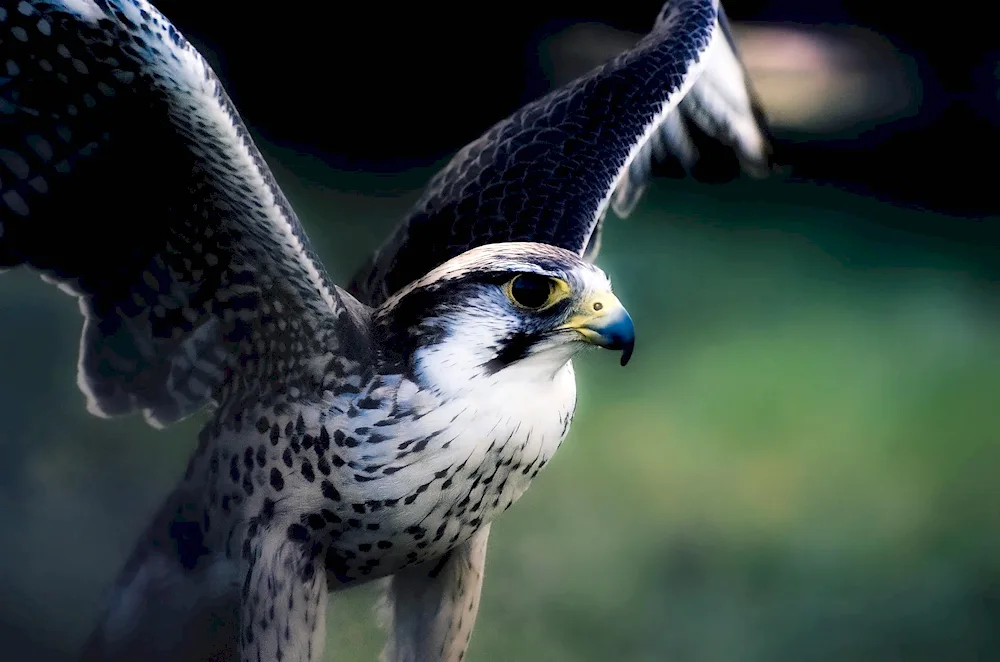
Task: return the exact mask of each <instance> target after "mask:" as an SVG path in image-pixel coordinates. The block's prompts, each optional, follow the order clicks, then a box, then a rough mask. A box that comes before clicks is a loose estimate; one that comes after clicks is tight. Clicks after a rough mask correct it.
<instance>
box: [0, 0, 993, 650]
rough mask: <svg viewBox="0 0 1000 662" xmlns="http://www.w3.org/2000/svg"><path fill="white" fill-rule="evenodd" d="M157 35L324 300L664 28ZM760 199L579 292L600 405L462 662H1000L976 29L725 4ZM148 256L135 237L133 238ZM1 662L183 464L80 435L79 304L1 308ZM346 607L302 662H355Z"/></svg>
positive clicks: (353, 22)
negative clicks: (544, 101)
mask: <svg viewBox="0 0 1000 662" xmlns="http://www.w3.org/2000/svg"><path fill="white" fill-rule="evenodd" d="M304 4H305V3H269V4H265V5H257V6H256V7H259V8H258V9H251V8H250V7H251V3H243V2H235V1H234V0H226V1H217V2H213V3H194V2H182V1H181V0H171V1H165V0H164V1H161V2H159V3H158V6H159V7H160V8H161V9H162V10H163V11H164V13H166V14H167V15H168V16H169V17H170V18H172V19H173V20H174V21H175V23H176V24H177V25H178V26H179V27H180V28H181V29H182V30H183V31H184V32H185V33H186V34H187V35H188V37H189V38H190V39H191V40H192V41H193V42H195V43H196V44H197V45H198V46H199V47H200V48H201V49H202V52H203V53H204V54H205V55H206V56H207V57H208V59H209V60H210V61H211V62H212V63H213V65H214V66H215V67H216V70H217V71H218V73H219V75H220V76H221V77H222V79H223V80H224V81H226V83H227V88H228V90H229V92H230V94H231V96H232V97H233V99H234V101H235V103H236V105H237V107H238V108H240V109H241V112H242V113H243V116H244V118H245V120H246V121H247V123H248V124H249V125H250V127H251V130H252V131H253V133H254V135H255V136H256V137H257V139H258V142H259V144H260V146H261V148H262V150H263V151H264V153H265V156H266V157H267V159H268V161H269V163H270V164H271V166H272V168H273V169H274V171H275V174H276V176H277V178H278V180H279V182H280V183H281V184H282V186H283V188H284V190H285V192H286V193H287V195H288V197H289V198H290V200H291V201H292V203H293V205H294V207H295V208H296V209H297V210H298V213H299V215H300V216H301V217H302V220H303V223H304V224H305V226H306V228H307V230H308V231H309V234H310V236H311V237H312V238H313V240H314V244H315V246H316V248H317V250H318V252H319V253H320V254H321V255H322V256H323V258H324V260H325V262H326V264H327V265H328V268H329V270H330V271H331V273H332V274H333V275H334V276H335V277H336V278H337V279H338V280H339V281H340V282H346V281H347V279H348V278H349V277H350V275H351V274H352V272H353V270H354V269H355V268H356V267H357V266H359V265H360V264H361V263H362V262H363V260H364V259H365V257H366V256H367V254H368V253H369V252H370V251H371V250H372V249H374V248H375V246H376V245H377V244H378V243H379V241H381V239H382V238H383V237H384V236H386V234H387V233H388V231H389V228H390V227H391V226H392V225H393V224H394V223H396V222H397V221H398V220H399V219H400V218H401V217H402V215H403V213H404V211H405V210H406V208H407V206H408V205H409V204H410V203H412V202H413V200H414V199H415V198H416V196H417V195H418V194H419V190H420V188H421V186H422V185H423V184H424V183H425V182H426V181H427V179H428V178H429V177H430V176H431V174H432V173H433V172H434V171H435V169H436V168H437V167H440V166H441V165H442V164H443V163H444V162H445V161H446V160H447V158H448V157H449V156H450V155H451V154H452V153H453V152H454V151H455V150H457V149H458V148H460V147H461V146H462V145H464V144H465V143H466V142H468V141H470V140H472V139H473V138H475V137H476V136H478V135H479V134H480V133H481V132H482V131H484V130H485V129H486V128H488V127H489V126H490V125H491V124H492V123H493V122H495V121H497V120H498V119H500V118H501V117H503V116H504V115H506V114H508V113H509V112H511V111H513V110H514V109H516V108H517V107H518V106H519V105H521V104H523V103H524V102H526V101H529V100H531V99H533V98H535V97H537V96H539V95H541V94H544V93H545V92H546V91H547V90H548V89H550V88H551V86H552V85H554V84H558V83H560V82H564V81H566V80H568V79H569V78H571V77H572V76H575V75H578V74H580V73H583V72H584V71H586V70H587V69H588V68H589V67H591V66H594V65H596V64H598V63H599V62H601V61H602V60H604V59H606V58H607V57H610V56H611V55H613V54H614V53H616V52H617V51H618V50H620V49H622V48H625V47H627V46H628V45H629V44H630V43H632V41H634V40H635V39H636V38H637V36H638V35H639V34H640V33H642V32H644V31H645V30H647V29H648V27H649V26H650V25H651V22H652V20H653V18H654V17H655V15H656V13H657V11H658V9H659V4H658V3H657V2H655V1H648V0H643V1H637V2H630V3H626V2H619V3H604V4H603V5H600V10H599V11H598V10H596V9H595V10H594V11H593V12H592V13H583V12H582V10H581V9H580V8H579V7H578V5H579V3H571V2H562V1H560V2H549V3H547V4H544V5H543V3H538V2H518V1H514V2H506V3H502V4H500V5H485V6H484V5H481V4H476V3H467V4H465V5H462V4H458V5H456V4H454V3H441V4H440V6H432V5H427V4H426V3H424V4H420V3H417V4H410V5H407V6H404V7H402V8H400V7H392V6H384V5H383V4H381V3H349V5H348V6H341V5H342V3H329V4H327V3H309V5H310V7H309V9H308V11H303V10H300V9H299V8H300V7H301V6H303V5H304ZM726 7H727V9H728V13H729V15H730V17H731V19H733V22H734V28H735V32H736V34H737V37H738V39H739V42H740V44H741V48H742V50H743V52H744V56H745V58H746V60H747V64H748V67H749V69H750V73H751V76H752V78H753V79H754V81H755V82H756V83H757V87H758V89H759V91H760V94H761V98H762V100H763V102H764V106H765V110H766V111H767V112H768V113H769V114H770V115H771V117H772V118H773V119H774V127H773V128H774V132H775V134H776V137H777V138H778V148H779V149H778V156H779V159H780V160H781V161H782V162H783V163H784V164H786V166H787V167H786V169H785V171H784V173H783V174H782V175H781V176H778V177H774V178H772V179H770V180H768V181H763V182H759V181H752V180H745V179H736V180H735V181H729V182H725V183H707V182H694V181H691V180H677V179H671V178H667V177H663V178H662V179H660V180H658V182H657V184H656V185H655V186H654V187H652V189H651V191H650V193H649V195H648V196H647V197H646V198H645V199H644V201H643V202H642V203H641V205H640V207H639V208H638V209H637V211H636V213H635V214H634V215H633V216H632V217H631V218H629V219H628V220H626V221H619V220H618V219H616V218H613V217H612V218H610V219H609V222H608V228H607V231H606V234H605V239H604V244H603V251H602V254H601V257H600V259H599V263H600V264H601V266H603V267H604V268H605V269H606V270H607V271H608V272H609V273H610V274H611V276H612V278H613V280H614V282H615V283H616V290H617V292H618V293H619V295H620V297H621V299H622V300H623V301H624V303H625V304H626V305H627V306H628V307H629V309H630V311H631V312H632V313H633V317H634V318H635V322H636V326H637V329H638V334H639V344H638V347H637V350H636V356H635V358H634V359H633V362H632V363H631V364H630V365H629V366H628V368H627V369H622V368H620V367H618V365H617V362H616V361H615V360H614V359H612V358H609V357H608V356H604V355H598V354H595V355H593V356H585V357H582V358H581V360H579V361H578V362H577V372H578V379H579V384H580V391H581V396H580V408H579V413H578V416H577V419H576V421H575V423H574V426H573V431H572V433H571V436H570V440H569V442H568V443H567V444H566V445H564V447H563V449H562V450H561V451H560V454H559V457H558V459H557V461H556V462H555V463H554V464H553V465H552V466H551V468H550V469H548V470H546V471H545V472H544V473H543V474H542V475H541V476H540V477H539V479H538V480H537V482H536V483H535V485H534V486H533V488H532V489H531V490H530V491H529V492H528V494H527V495H526V496H525V498H524V499H523V500H522V501H521V503H520V504H519V505H518V507H516V508H514V509H513V510H512V511H511V512H510V513H508V514H507V515H506V516H504V517H503V518H502V519H501V520H500V521H499V522H498V523H497V524H496V525H495V527H494V531H493V536H492V540H491V552H490V558H489V563H488V566H487V574H486V584H485V589H484V601H483V607H482V611H481V613H480V621H479V626H478V628H477V630H476V634H475V636H474V637H473V644H472V648H471V650H470V654H469V657H470V660H476V661H483V662H486V661H491V660H492V661H499V660H539V661H542V660H544V661H547V662H548V661H553V662H561V661H567V662H568V661H577V660H579V661H583V662H589V661H595V662H596V661H605V660H637V661H641V662H646V661H649V662H653V661H661V660H666V661H670V662H672V661H675V660H676V661H685V662H687V661H692V662H716V661H719V662H723V661H726V662H729V661H733V662H743V661H751V662H755V661H762V662H764V661H767V662H774V661H781V660H789V661H792V660H795V661H799V660H810V661H812V660H819V661H825V660H830V661H833V660H837V661H841V660H852V661H854V660H856V661H864V660H879V661H883V660H906V661H911V660H917V661H922V660H944V659H947V660H960V661H964V660H969V661H972V660H977V661H978V660H988V659H1000V627H998V625H1000V517H998V516H1000V481H998V480H997V478H996V474H997V467H998V466H1000V443H998V442H1000V438H998V437H1000V407H998V406H997V400H998V394H1000V337H998V335H997V333H996V329H997V323H998V322H1000V314H998V310H1000V308H998V303H1000V296H998V295H1000V287H998V274H1000V230H998V223H1000V218H998V212H1000V210H998V208H997V204H996V199H997V192H996V187H997V184H996V172H997V170H996V166H995V163H994V159H995V154H997V153H998V151H1000V150H998V148H1000V131H998V121H1000V120H998V117H1000V114H998V103H1000V99H998V91H1000V85H998V71H1000V47H997V46H995V44H997V43H998V42H997V40H996V38H995V36H994V32H995V26H993V25H992V23H991V22H990V21H988V20H985V18H984V17H980V18H979V19H977V18H976V17H975V16H972V15H970V11H969V9H968V8H964V7H958V6H956V7H955V10H954V11H949V10H948V8H947V7H942V8H940V10H936V11H926V10H918V9H917V6H916V5H915V4H914V3H907V2H902V1H901V0H882V1H879V2H870V1H869V2H864V1H862V0H856V1H852V2H847V1H845V2H833V1H826V0H815V1H813V2H808V3H806V2H801V1H797V0H758V1H745V2H737V1H732V2H728V3H727V4H726ZM136 222H137V223H142V222H143V219H142V210H141V209H137V210H136ZM0 311H2V312H0V320H2V323H0V373H2V379H0V421H2V428H0V448H2V453H3V455H2V457H3V462H2V463H0V527H2V530H3V532H4V534H3V544H2V545H0V642H3V646H2V649H3V652H2V653H0V658H2V659H7V660H15V661H20V660H25V661H27V660H66V659H70V656H71V654H72V653H73V652H74V651H75V650H76V648H77V647H78V646H79V644H80V642H81V641H82V639H83V637H84V636H85V634H86V633H87V631H88V629H89V628H90V627H91V625H92V623H93V620H94V619H95V618H96V613H97V610H98V608H99V606H100V604H101V599H102V595H103V594H102V592H103V591H104V590H106V588H107V587H108V586H109V584H110V582H111V581H112V579H113V577H114V575H115V573H116V572H117V570H118V568H119V566H120V564H121V563H122V562H123V560H124V558H125V555H126V554H127V553H128V551H129V549H130V547H131V545H132V543H133V541H134V540H135V538H136V536H137V535H138V533H139V531H140V529H141V528H142V527H143V525H144V524H145V522H146V521H147V519H148V518H149V517H150V515H151V514H152V513H153V512H154V510H155V509H156V507H157V506H158V504H159V502H160V500H161V499H163V498H164V496H165V495H166V494H167V493H168V491H169V490H170V488H171V486H172V485H173V483H174V482H175V480H176V479H177V478H179V476H180V474H181V472H182V470H183V467H184V465H185V463H186V460H187V454H188V453H189V452H190V451H191V450H192V449H193V446H194V434H195V431H196V429H197V427H198V421H186V422H185V423H183V424H181V425H180V426H177V427H176V428H172V429H170V430H167V431H155V430H152V429H150V428H148V427H146V426H145V425H144V424H142V423H141V421H139V420H134V419H127V420H117V421H103V420H98V419H94V418H91V417H89V416H88V415H87V414H86V412H85V410H84V406H83V397H82V395H81V394H80V393H79V392H78V391H77V389H76V386H75V383H74V371H75V359H76V348H77V338H78V334H79V329H80V319H79V315H78V313H77V310H76V305H75V303H74V302H73V301H72V300H71V299H70V298H68V297H66V296H65V295H63V294H62V293H60V292H59V291H57V290H56V289H55V288H52V287H49V286H46V285H44V284H42V283H41V282H40V281H39V280H38V278H37V277H36V276H34V275H32V274H30V273H26V272H13V273H8V274H5V275H4V276H3V277H0ZM372 600H373V592H372V591H371V590H367V589H361V590H355V591H353V592H351V593H349V594H344V595H340V596H335V599H334V601H333V603H332V604H331V607H330V610H329V621H330V626H331V627H330V646H329V649H328V657H329V658H330V659H336V660H350V661H354V660H358V661H361V660H373V659H375V655H376V651H377V650H378V648H379V646H380V641H381V638H380V633H379V632H378V630H377V629H376V628H375V626H374V625H373V622H372V618H371V604H372Z"/></svg>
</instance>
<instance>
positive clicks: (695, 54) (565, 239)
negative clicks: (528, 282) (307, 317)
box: [351, 0, 769, 304]
mask: <svg viewBox="0 0 1000 662" xmlns="http://www.w3.org/2000/svg"><path fill="white" fill-rule="evenodd" d="M755 103H756V102H755V99H754V97H753V93H752V91H750V89H749V85H748V81H747V79H746V74H745V71H744V69H743V66H742V64H741V63H740V60H739V57H738V55H737V54H736V52H735V47H734V44H733V41H732V38H731V35H730V34H729V30H728V25H727V24H726V22H725V16H724V15H723V14H722V12H721V8H720V7H719V6H718V2H717V0H673V1H671V2H668V3H667V4H666V5H665V7H664V8H663V11H662V12H661V14H660V16H659V18H658V19H657V21H656V24H655V27H654V29H653V31H652V33H651V34H649V35H647V36H646V37H645V38H644V39H642V40H641V41H640V42H639V43H638V44H637V45H636V46H635V47H634V48H632V49H631V50H629V51H627V52H625V53H623V54H622V55H620V56H618V57H616V58H614V59H613V60H611V61H610V62H608V63H607V64H605V65H604V66H602V67H599V68H598V69H595V70H594V71H592V72H591V73H589V74H587V75H585V76H583V77H581V78H579V79H577V80H576V81H574V82H572V83H570V84H569V85H567V86H565V87H563V88H561V89H558V90H556V91H554V92H552V93H550V94H549V95H547V96H545V97H542V98H541V99H538V100H536V101H534V102H532V103H530V104H528V105H526V106H524V107H523V108H521V109H520V110H518V111H517V112H516V113H514V114H513V115H512V116H511V117H509V118H507V119H505V120H503V121H501V122H499V123H498V124H496V125H495V126H493V127H492V128H491V129H490V130H489V131H487V132H486V134H484V135H483V136H482V137H480V138H479V139H478V140H476V141H475V142H473V143H471V144H469V145H468V146H466V147H465V148H464V149H462V150H461V151H460V152H459V153H458V154H456V155H455V157H454V158H453V159H452V160H451V162H450V163H449V164H448V166H447V167H446V168H445V169H444V170H442V171H441V172H439V173H438V174H437V175H436V176H435V177H434V179H433V180H432V181H431V183H430V185H429V186H428V188H427V190H426V191H425V192H424V194H423V196H422V197H421V198H420V200H419V201H418V202H417V204H416V206H415V207H414V209H413V210H412V212H411V213H410V215H409V217H408V218H407V219H406V220H405V221H404V222H403V224H402V225H401V226H399V227H398V228H397V229H396V231H395V232H394V234H393V235H392V236H391V237H390V238H389V240H388V241H387V242H386V243H385V244H384V245H383V246H382V247H381V248H380V249H379V251H378V252H377V253H376V255H375V256H374V257H373V258H372V259H371V260H370V262H369V263H368V264H367V265H366V266H365V267H364V268H363V269H362V270H361V271H360V272H359V273H358V274H357V276H356V277H355V279H354V281H353V282H352V284H351V289H352V292H354V293H355V294H357V295H358V296H359V297H360V298H361V299H362V300H363V301H367V302H369V303H372V304H377V303H379V302H380V301H382V300H384V299H385V297H386V296H388V295H389V294H391V293H393V292H395V291H397V290H398V289H399V288H400V287H402V286H403V285H405V284H407V283H408V282H410V281H412V280H414V279H415V278H418V277H419V276H421V275H423V274H424V273H426V272H427V271H428V270H430V269H432V268H433V267H435V266H437V265H438V264H441V263H442V262H444V261H446V260H447V259H448V258H450V257H453V256H455V255H457V254H459V253H461V252H462V251H464V250H467V249H469V248H472V247H474V246H477V245H480V244H485V243H492V242H501V241H539V242H544V243H550V244H555V245H557V246H560V247H562V248H565V249H568V250H571V251H574V252H576V253H578V254H581V255H586V256H588V257H593V255H594V254H595V253H596V249H597V241H598V239H599V231H600V224H601V221H602V219H603V217H604V215H605V213H606V212H607V209H608V207H609V206H613V208H614V209H615V211H616V213H619V214H620V215H624V214H627V213H628V212H629V211H630V210H631V208H632V207H633V206H634V204H635V201H636V200H637V199H638V198H639V194H640V193H641V191H642V189H643V187H644V185H645V183H646V180H647V178H648V176H649V174H650V167H651V164H652V162H653V160H654V159H655V158H658V157H661V156H663V155H666V154H673V155H674V156H676V157H678V158H679V159H680V160H681V161H682V163H683V164H684V165H685V166H687V167H692V166H693V165H694V164H695V163H696V162H697V161H698V153H697V149H696V145H695V142H694V141H693V140H692V137H691V133H692V129H693V128H697V129H698V130H700V131H701V132H704V133H705V134H707V135H709V136H710V137H711V138H712V139H713V140H716V141H719V142H721V143H722V144H724V145H726V146H727V148H728V149H730V150H732V151H734V152H736V153H737V154H738V155H739V160H740V161H741V162H742V163H743V164H744V166H745V167H746V168H747V169H749V170H751V171H754V172H756V171H760V170H763V169H765V168H766V164H767V163H768V159H769V157H768V154H769V147H768V141H767V137H766V133H765V129H764V128H763V126H762V122H761V117H760V115H759V112H758V110H757V108H756V105H755ZM678 105H680V108H679V112H678Z"/></svg>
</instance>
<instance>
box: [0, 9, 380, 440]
mask: <svg viewBox="0 0 1000 662" xmlns="http://www.w3.org/2000/svg"><path fill="white" fill-rule="evenodd" d="M0 63H4V64H3V65H2V66H3V67H4V69H3V70H0V269H3V268H6V267H13V266H17V265H22V264H23V265H28V266H30V267H33V268H35V269H37V270H40V271H41V272H42V273H43V277H45V278H46V279H47V280H50V281H53V282H55V283H57V284H59V285H60V286H61V287H62V288H63V289H65V290H67V291H69V292H71V293H73V294H75V295H77V296H79V298H80V308H81V310H82V312H83V314H84V317H85V323H84V330H83V337H82V339H81V346H80V363H79V384H80V387H81V389H82V390H83V391H84V392H85V394H86V395H87V396H88V401H89V402H88V404H89V408H90V409H91V411H93V412H94V413H96V414H99V415H117V414H124V413H127V412H130V411H133V410H142V411H143V412H144V413H145V414H146V417H147V419H148V420H149V421H150V422H151V423H154V424H166V423H170V422H172V421H175V420H178V419H180V418H183V417H184V416H186V415H188V414H190V413H193V412H194V411H196V410H197V409H199V408H201V407H202V406H203V405H205V404H206V403H208V402H210V401H214V402H216V403H221V402H223V401H225V400H227V399H231V398H234V397H241V396H242V395H243V394H246V395H248V396H251V397H255V398H265V399H266V398H267V397H269V396H275V397H278V396H281V395H282V394H291V395H293V396H294V395H295V394H296V393H297V392H299V391H301V390H302V389H304V388H308V387H309V386H310V384H311V383H312V382H314V381H315V380H316V379H319V376H318V374H317V373H319V372H321V371H320V370H315V369H314V368H315V366H316V365H317V364H318V363H319V361H318V360H317V359H319V358H321V357H323V356H324V355H326V356H329V355H330V354H331V353H333V352H337V351H338V350H339V353H340V355H341V356H340V358H343V354H344V353H345V352H349V351H354V350H357V351H363V345H364V343H363V342H362V341H361V339H362V335H361V334H359V333H356V332H354V333H352V331H357V330H358V329H359V325H363V324H364V322H363V319H364V312H363V308H362V307H361V306H360V304H358V303H357V302H356V301H354V300H353V299H351V298H350V297H349V295H347V294H346V293H344V292H342V291H340V290H338V289H337V288H336V287H335V286H334V285H332V284H331V283H330V281H329V279H328V277H327V275H326V273H325V272H324V270H323V267H322V266H321V265H320V263H319V261H318V260H317V259H316V257H315V255H314V254H313V253H312V251H311V250H310V248H309V242H308V240H307V239H306V237H305V234H304V233H303V231H302V228H301V226H300V225H299V222H298V220H297V219H296V217H295V214H294V212H293V211H292V210H291V208H290V207H289V205H288V202H287V200H286V199H285V197H284V196H283V195H282V193H281V191H280V190H279V189H278V186H277V185H276V183H275V181H274V179H273V177H272V176H271V173H270V171H269V170H268V168H267V165H266V164H265V163H264V161H263V159H262V158H261V155H260V153H259V152H258V150H257V148H256V147H255V145H254V144H253V141H252V140H251V138H250V136H249V134H248V133H247V130H246V127H245V126H244V125H243V122H242V121H241V120H240V118H239V116H238V114H237V112H236V110H235V109H234V108H233V105H232V103H231V102H230V100H229V97H228V96H227V95H226V92H225V91H224V90H223V88H222V85H221V83H220V82H219V80H218V79H217V78H216V76H215V74H214V73H213V72H212V70H211V68H210V67H209V66H208V64H207V63H206V62H205V60H204V59H203V58H202V57H201V55H200V54H199V53H198V52H197V51H196V50H195V49H194V48H193V47H192V46H191V45H190V44H189V43H188V42H187V41H186V40H185V39H184V37H183V36H182V35H181V34H180V33H179V32H178V31H177V30H176V29H175V28H174V27H173V26H172V25H171V24H170V23H169V21H167V19H166V18H164V17H163V15H162V14H160V13H159V12H158V11H157V10H156V9H155V8H153V6H152V5H150V4H149V3H148V2H145V1H144V0H0ZM6 314H11V313H10V312H9V311H8V312H7V313H6ZM337 338H340V339H341V340H343V339H345V338H348V339H351V342H350V343H348V344H350V345H351V347H340V348H338V347H337V345H336V342H337Z"/></svg>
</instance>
